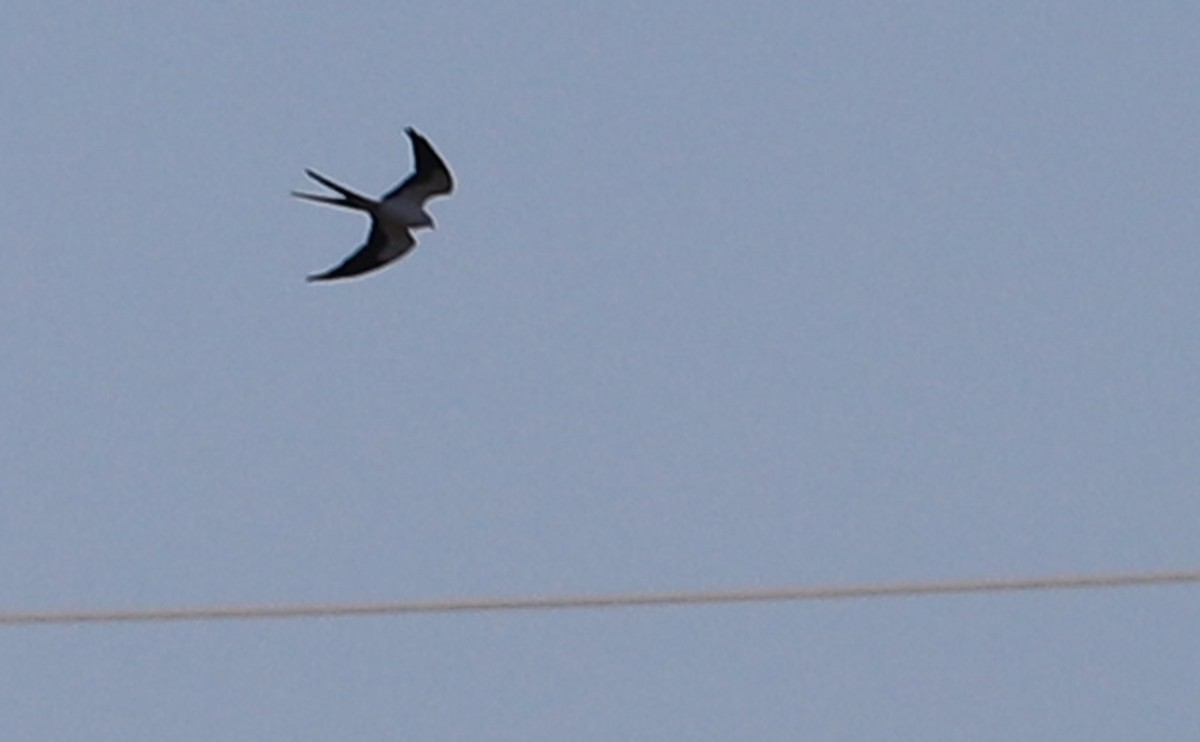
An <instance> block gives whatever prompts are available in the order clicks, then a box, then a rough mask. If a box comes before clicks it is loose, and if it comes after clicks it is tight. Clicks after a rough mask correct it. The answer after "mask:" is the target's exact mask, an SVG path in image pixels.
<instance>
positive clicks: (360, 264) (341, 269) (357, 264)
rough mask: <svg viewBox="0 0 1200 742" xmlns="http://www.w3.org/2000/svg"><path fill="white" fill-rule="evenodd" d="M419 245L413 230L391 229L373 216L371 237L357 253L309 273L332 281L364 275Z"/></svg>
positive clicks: (314, 278)
mask: <svg viewBox="0 0 1200 742" xmlns="http://www.w3.org/2000/svg"><path fill="white" fill-rule="evenodd" d="M416 244H417V241H416V239H415V238H414V237H413V234H412V232H411V231H409V230H407V229H395V230H392V231H391V232H389V231H387V230H385V229H384V228H383V227H381V226H380V224H379V222H378V221H377V220H376V219H375V218H374V217H372V218H371V233H370V234H369V235H368V236H367V242H366V244H365V245H363V246H362V247H360V248H358V250H357V251H355V253H354V254H353V255H351V256H350V257H348V258H346V259H345V260H344V261H342V262H341V263H340V264H338V265H337V266H335V267H333V268H330V269H329V270H327V271H325V272H324V273H315V274H313V275H311V276H309V277H308V280H309V281H329V280H331V279H335V278H349V277H351V276H361V275H362V274H364V273H370V272H371V271H374V270H379V269H380V268H382V267H383V266H385V265H387V264H388V263H390V262H392V261H393V260H398V259H399V258H401V257H403V256H404V254H405V253H407V252H408V251H409V250H411V249H413V246H414V245H416Z"/></svg>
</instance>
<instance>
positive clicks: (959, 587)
mask: <svg viewBox="0 0 1200 742" xmlns="http://www.w3.org/2000/svg"><path fill="white" fill-rule="evenodd" d="M1195 582H1200V570H1187V571H1176V572H1140V573H1139V572H1126V573H1110V574H1100V575H1058V576H1051V577H1026V578H1015V579H977V580H950V581H941V582H900V583H879V584H861V585H841V586H838V585H828V586H817V587H777V588H743V589H734V590H700V591H680V592H657V593H611V594H606V595H568V596H547V597H537V596H532V597H523V598H522V597H517V598H503V597H500V598H460V599H445V600H414V601H394V602H382V603H327V604H293V605H241V606H211V607H203V606H201V607H191V608H187V607H184V608H134V609H114V610H64V611H29V612H12V613H0V625H8V626H21V625H32V624H84V623H133V622H163V621H219V620H232V619H263V618H333V617H347V616H394V615H402V614H412V613H483V612H493V611H546V610H562V609H567V608H629V607H635V606H662V605H713V604H719V603H772V602H783V601H799V600H844V599H848V598H860V599H861V598H899V597H918V596H926V595H950V594H961V593H995V592H1015V591H1028V590H1078V589H1088V588H1090V589H1098V588H1115V587H1133V586H1147V585H1166V584H1181V583H1195Z"/></svg>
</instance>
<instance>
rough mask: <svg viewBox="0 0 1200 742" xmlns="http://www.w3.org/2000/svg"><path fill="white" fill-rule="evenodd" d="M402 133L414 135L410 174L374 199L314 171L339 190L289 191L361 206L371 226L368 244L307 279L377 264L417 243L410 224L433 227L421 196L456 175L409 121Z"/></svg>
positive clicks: (442, 188)
mask: <svg viewBox="0 0 1200 742" xmlns="http://www.w3.org/2000/svg"><path fill="white" fill-rule="evenodd" d="M404 133H405V134H407V135H408V138H409V139H410V140H411V141H412V150H413V160H414V161H415V162H416V165H415V167H414V170H413V174H412V175H410V176H408V177H407V178H406V179H405V180H404V182H403V183H401V184H400V185H398V186H396V187H395V188H393V189H392V190H391V191H389V192H388V193H387V194H385V195H384V197H383V198H382V199H380V200H378V201H376V200H375V199H372V198H367V197H366V196H362V195H359V194H357V193H355V192H354V191H352V190H350V189H349V188H347V187H345V186H343V185H341V184H340V183H335V182H333V181H332V180H330V179H329V178H326V177H325V176H323V175H321V174H320V173H318V172H315V171H313V170H305V171H304V172H305V174H306V175H308V177H310V178H312V179H313V180H315V181H316V182H318V183H320V184H321V185H323V186H325V187H326V188H329V189H330V190H332V191H336V192H337V193H338V194H340V195H338V196H319V195H317V194H315V193H300V192H298V191H292V195H293V196H295V197H297V198H303V199H307V200H309V201H316V202H318V203H323V204H332V205H333V206H342V207H345V208H347V209H355V210H357V211H365V212H366V213H367V214H368V215H370V217H371V231H370V233H369V234H368V235H367V241H366V244H364V245H363V246H362V247H360V248H358V250H357V251H355V252H354V254H353V255H351V256H350V257H348V258H346V259H345V260H344V261H342V262H341V263H340V264H338V265H336V266H334V267H333V268H330V269H329V270H327V271H325V272H324V273H315V274H313V275H311V276H309V277H308V280H309V281H330V280H333V279H335V278H349V277H351V276H361V275H362V274H364V273H370V272H371V271H374V270H378V269H380V268H382V267H383V266H385V265H387V264H388V263H390V262H392V261H393V260H397V259H399V258H401V257H403V256H404V255H405V254H407V253H408V252H409V251H410V250H412V249H413V247H415V246H416V244H417V240H416V238H415V237H414V236H413V230H416V229H421V228H423V227H428V228H430V229H435V228H436V225H435V224H434V223H433V217H431V216H429V213H428V212H427V211H425V202H426V201H428V200H429V199H431V198H433V197H434V196H443V195H446V194H448V193H450V191H452V190H454V177H453V176H452V175H451V174H450V168H448V167H446V163H445V162H444V161H443V160H442V158H441V157H440V156H439V155H438V153H437V152H436V151H434V149H433V146H432V145H431V144H429V140H427V139H426V138H425V137H423V136H421V135H420V134H418V133H417V132H416V131H415V130H413V129H412V127H409V128H406V129H405V130H404Z"/></svg>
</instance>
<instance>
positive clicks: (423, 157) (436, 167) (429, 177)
mask: <svg viewBox="0 0 1200 742" xmlns="http://www.w3.org/2000/svg"><path fill="white" fill-rule="evenodd" d="M404 133H405V134H407V135H408V138H409V139H410V140H412V150H413V160H414V161H415V163H416V165H415V169H414V172H413V174H412V175H410V176H408V177H407V178H406V179H405V180H404V182H403V183H401V184H400V185H398V186H396V187H395V188H393V189H392V190H390V191H388V193H387V195H385V196H384V197H383V199H384V200H385V201H386V200H387V199H389V198H393V197H394V196H398V195H400V194H401V193H403V194H404V195H405V196H406V197H410V198H414V199H416V200H417V201H418V202H421V203H424V201H425V200H426V199H428V198H432V197H433V196H443V195H445V194H447V193H450V192H451V191H453V190H454V176H453V175H451V174H450V168H448V167H446V162H445V161H444V160H443V159H442V157H441V155H439V154H438V153H437V151H436V150H434V148H433V145H432V144H430V143H429V140H428V139H426V138H425V137H423V136H421V135H420V134H418V133H417V132H416V130H415V129H413V128H412V127H409V128H407V129H405V130H404Z"/></svg>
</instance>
